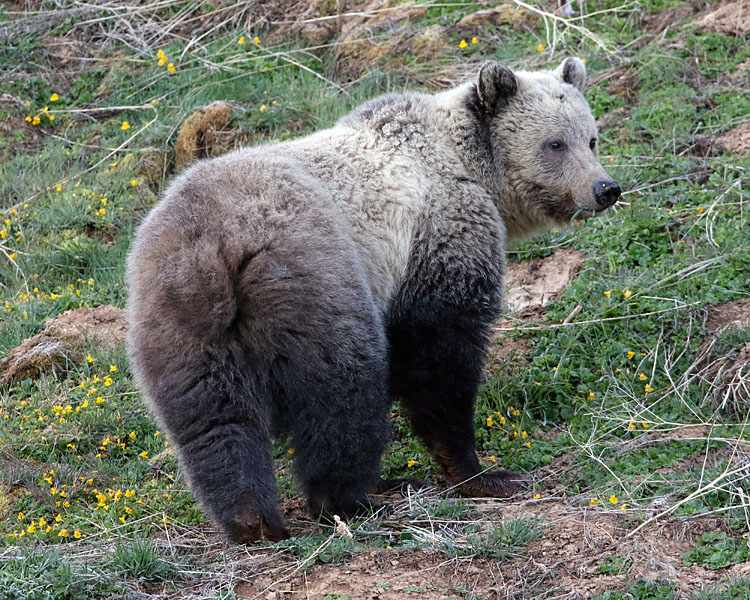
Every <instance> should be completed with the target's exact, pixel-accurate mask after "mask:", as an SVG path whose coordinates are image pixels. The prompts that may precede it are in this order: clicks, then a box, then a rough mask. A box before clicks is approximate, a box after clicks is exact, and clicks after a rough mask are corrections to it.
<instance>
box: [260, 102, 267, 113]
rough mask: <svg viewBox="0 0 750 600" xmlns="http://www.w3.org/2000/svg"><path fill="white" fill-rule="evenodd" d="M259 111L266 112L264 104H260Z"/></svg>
mask: <svg viewBox="0 0 750 600" xmlns="http://www.w3.org/2000/svg"><path fill="white" fill-rule="evenodd" d="M260 112H266V105H265V104H261V105H260Z"/></svg>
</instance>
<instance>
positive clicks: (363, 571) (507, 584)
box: [234, 497, 750, 600]
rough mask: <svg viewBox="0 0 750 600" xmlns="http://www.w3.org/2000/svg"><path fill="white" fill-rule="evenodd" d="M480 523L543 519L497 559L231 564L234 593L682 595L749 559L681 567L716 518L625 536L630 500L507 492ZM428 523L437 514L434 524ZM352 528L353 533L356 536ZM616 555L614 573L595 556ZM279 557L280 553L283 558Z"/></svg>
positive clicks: (397, 555)
mask: <svg viewBox="0 0 750 600" xmlns="http://www.w3.org/2000/svg"><path fill="white" fill-rule="evenodd" d="M472 514H473V515H474V517H475V518H476V519H477V521H476V523H477V524H480V525H481V526H482V527H483V526H486V525H487V524H488V523H491V522H493V521H498V520H499V519H500V517H501V516H502V517H503V518H504V519H506V520H512V519H516V518H519V517H521V518H524V519H528V520H531V521H536V522H537V523H538V524H539V525H541V526H543V527H544V531H543V533H542V534H541V537H540V538H539V539H537V540H536V541H533V542H531V543H530V544H529V545H528V546H527V547H526V548H525V549H524V550H523V551H522V552H520V553H519V555H518V556H516V557H515V558H511V559H510V560H507V561H504V562H501V561H498V560H493V559H488V558H479V557H477V556H467V557H452V556H446V555H445V554H444V553H442V552H441V551H439V550H438V549H437V548H431V547H428V548H423V549H415V550H402V549H383V550H366V551H362V552H359V553H358V554H356V555H354V556H352V557H350V558H349V559H347V560H344V561H343V562H342V564H320V563H318V564H315V565H314V566H311V567H308V568H307V569H305V568H304V567H300V565H299V564H297V565H296V566H295V564H294V563H293V562H289V563H287V564H283V563H282V566H281V567H280V568H279V569H276V572H275V573H274V574H273V576H269V575H268V574H267V572H266V573H264V574H258V575H256V576H253V575H252V574H248V575H247V576H245V574H242V573H238V574H237V575H238V576H239V577H238V579H241V580H244V581H243V583H240V584H239V585H237V586H236V587H235V590H234V591H235V593H236V594H237V597H238V598H244V599H251V598H252V599H255V598H261V599H269V600H280V599H282V598H310V599H313V600H322V599H323V598H326V597H327V596H328V597H331V595H341V596H346V597H348V598H349V599H350V600H360V599H363V600H364V599H367V600H375V599H378V600H396V599H403V598H407V597H410V596H414V597H418V598H424V599H427V600H433V599H436V600H437V599H445V598H452V597H467V596H470V595H472V594H473V595H474V596H480V597H485V598H542V597H548V595H549V594H553V593H556V594H560V596H555V597H566V598H590V597H591V596H593V595H595V594H598V593H602V592H604V591H607V590H616V589H622V590H624V589H626V588H627V585H628V584H631V583H633V582H634V581H638V580H640V579H668V580H671V581H675V582H676V583H677V585H678V588H679V590H680V591H681V592H682V593H685V594H690V593H693V592H696V591H699V590H703V589H705V588H706V587H710V586H711V585H712V584H714V583H716V582H718V580H719V579H720V578H722V577H726V576H727V575H728V574H729V575H731V576H735V577H737V576H742V574H743V573H747V572H748V570H750V568H749V567H748V565H735V566H733V567H731V568H729V569H726V570H723V571H711V570H708V569H705V568H703V567H700V566H697V565H693V566H691V567H684V566H683V563H682V556H681V555H682V554H683V553H685V552H689V551H690V549H691V548H692V547H693V546H694V545H695V544H696V543H697V540H698V538H699V537H700V536H701V535H702V534H703V533H705V532H707V531H714V530H718V529H721V528H722V527H723V521H721V520H720V519H716V518H712V517H702V518H700V519H693V520H689V521H682V522H680V521H670V522H664V523H658V524H655V525H654V526H653V527H652V528H650V529H649V530H648V532H639V533H638V534H636V535H635V536H633V537H632V538H626V535H627V534H628V533H629V532H630V531H631V530H632V529H633V528H634V527H635V525H636V524H637V522H638V520H637V515H636V513H634V512H632V511H631V510H629V509H625V510H620V509H617V508H601V507H590V506H588V505H585V506H579V505H578V503H577V501H575V500H574V499H564V498H554V497H545V498H540V499H531V498H528V499H526V500H520V501H519V500H518V499H515V500H514V501H494V500H487V501H485V500H477V501H476V505H475V506H474V511H473V513H472ZM435 526H436V527H439V526H440V523H435ZM356 535H358V534H357V532H355V536H356ZM613 559H614V560H617V561H619V564H621V565H622V569H621V570H619V571H617V570H615V572H613V571H612V570H611V569H610V570H607V569H605V568H603V567H602V565H604V564H607V563H610V564H611V562H612V561H613ZM282 560H283V559H282Z"/></svg>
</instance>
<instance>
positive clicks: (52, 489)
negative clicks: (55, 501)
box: [49, 488, 58, 496]
mask: <svg viewBox="0 0 750 600" xmlns="http://www.w3.org/2000/svg"><path fill="white" fill-rule="evenodd" d="M57 491H58V490H57V488H51V489H50V491H49V493H50V494H52V495H53V496H54V495H55V494H57Z"/></svg>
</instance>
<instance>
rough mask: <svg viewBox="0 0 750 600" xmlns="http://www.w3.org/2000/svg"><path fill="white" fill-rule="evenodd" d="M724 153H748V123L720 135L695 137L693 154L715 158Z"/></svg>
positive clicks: (749, 150) (749, 122)
mask: <svg viewBox="0 0 750 600" xmlns="http://www.w3.org/2000/svg"><path fill="white" fill-rule="evenodd" d="M724 152H733V153H735V154H747V153H748V152H750V121H748V122H747V123H743V124H742V125H740V126H739V127H736V128H734V129H732V130H730V131H727V132H726V133H723V134H721V135H697V136H695V146H694V148H693V153H697V154H702V155H708V156H715V155H716V154H721V153H724Z"/></svg>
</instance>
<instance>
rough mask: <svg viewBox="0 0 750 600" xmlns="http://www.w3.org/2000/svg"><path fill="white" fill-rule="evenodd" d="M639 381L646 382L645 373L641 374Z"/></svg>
mask: <svg viewBox="0 0 750 600" xmlns="http://www.w3.org/2000/svg"><path fill="white" fill-rule="evenodd" d="M638 379H640V380H641V381H646V376H645V375H644V374H643V373H639V374H638Z"/></svg>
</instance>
